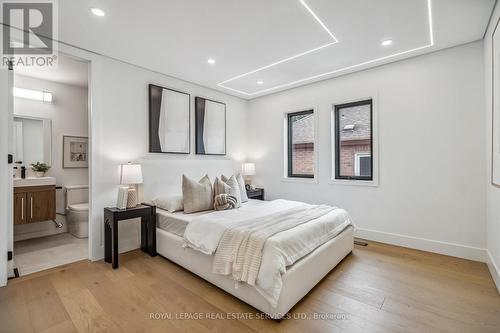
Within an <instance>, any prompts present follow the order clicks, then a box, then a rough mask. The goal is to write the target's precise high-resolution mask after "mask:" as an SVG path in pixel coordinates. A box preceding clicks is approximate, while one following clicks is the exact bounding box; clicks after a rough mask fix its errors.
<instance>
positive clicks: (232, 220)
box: [184, 199, 351, 307]
mask: <svg viewBox="0 0 500 333" xmlns="http://www.w3.org/2000/svg"><path fill="white" fill-rule="evenodd" d="M300 206H303V207H304V208H307V207H308V206H309V207H310V205H308V204H305V203H302V202H297V201H288V200H282V199H279V200H274V201H260V200H250V201H249V202H247V203H245V204H243V205H242V207H241V208H238V209H233V210H225V211H217V212H213V213H209V214H205V215H201V216H198V217H196V218H195V219H193V221H192V222H191V223H189V224H188V226H187V227H186V231H185V233H184V241H185V245H186V246H187V247H191V248H193V249H195V250H198V251H201V252H203V253H205V254H208V255H213V254H214V253H215V251H216V250H217V246H218V245H219V241H220V239H221V237H222V235H223V234H224V232H225V231H226V230H227V229H228V228H231V227H232V226H235V225H238V223H239V222H242V221H247V220H249V219H259V218H260V217H263V216H266V215H270V214H273V213H276V212H280V211H285V210H289V209H291V208H296V207H300ZM349 225H351V220H350V218H349V215H348V214H347V212H346V211H345V210H343V209H340V208H336V209H334V210H333V211H331V212H329V213H328V214H325V215H323V216H321V217H319V218H316V219H314V220H311V221H309V222H306V223H304V224H301V225H299V226H297V227H294V228H292V229H289V230H286V231H283V232H280V233H278V234H275V235H273V236H271V237H270V238H269V239H268V240H267V241H266V243H265V245H264V249H263V252H262V262H261V265H260V269H259V273H258V276H257V281H256V285H255V288H256V289H257V290H258V291H259V293H260V294H262V296H263V297H264V298H265V299H266V300H267V301H268V302H269V303H270V304H271V305H272V306H273V307H275V306H276V305H277V302H278V299H279V296H280V293H281V288H282V279H281V277H282V275H283V274H284V273H285V272H286V267H287V266H290V265H292V264H293V263H295V262H296V261H297V260H299V259H300V258H302V257H304V256H305V255H307V254H309V253H310V252H312V251H313V250H314V249H316V248H317V247H319V246H320V245H322V244H324V243H326V242H327V241H329V240H330V239H332V238H334V237H335V236H337V235H338V234H339V233H340V232H342V231H343V230H344V229H345V228H346V227H347V226H349Z"/></svg>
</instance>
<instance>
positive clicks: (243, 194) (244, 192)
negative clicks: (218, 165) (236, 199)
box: [220, 173, 248, 202]
mask: <svg viewBox="0 0 500 333" xmlns="http://www.w3.org/2000/svg"><path fill="white" fill-rule="evenodd" d="M233 177H234V176H233ZM220 178H221V179H222V181H223V182H227V180H228V178H227V177H226V176H224V175H221V177H220ZM236 181H237V182H238V185H239V187H240V198H241V202H247V201H248V196H247V190H246V188H245V180H244V179H243V176H242V175H241V173H239V174H238V175H237V176H236Z"/></svg>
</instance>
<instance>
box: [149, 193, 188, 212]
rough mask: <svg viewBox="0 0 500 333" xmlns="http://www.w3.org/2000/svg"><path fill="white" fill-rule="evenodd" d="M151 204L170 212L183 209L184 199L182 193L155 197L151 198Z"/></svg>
mask: <svg viewBox="0 0 500 333" xmlns="http://www.w3.org/2000/svg"><path fill="white" fill-rule="evenodd" d="M153 204H154V205H155V206H157V207H159V208H161V209H165V210H168V211H169V212H170V213H174V212H178V211H181V210H184V199H183V197H182V195H171V196H164V197H156V198H154V199H153Z"/></svg>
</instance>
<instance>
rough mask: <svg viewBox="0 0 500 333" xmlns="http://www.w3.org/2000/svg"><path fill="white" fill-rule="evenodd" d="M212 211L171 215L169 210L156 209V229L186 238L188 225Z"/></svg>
mask: <svg viewBox="0 0 500 333" xmlns="http://www.w3.org/2000/svg"><path fill="white" fill-rule="evenodd" d="M211 212H212V211H210V210H207V211H204V212H197V213H191V214H184V212H175V213H170V212H169V211H167V210H164V209H160V208H158V207H157V208H156V227H157V228H160V229H162V230H165V231H167V232H170V233H172V234H174V235H177V236H180V237H184V231H185V230H186V227H187V225H188V224H189V223H190V222H191V221H192V220H193V219H194V218H196V217H197V216H200V215H204V214H210V213H211Z"/></svg>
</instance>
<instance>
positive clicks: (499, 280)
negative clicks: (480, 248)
mask: <svg viewBox="0 0 500 333" xmlns="http://www.w3.org/2000/svg"><path fill="white" fill-rule="evenodd" d="M486 252H487V253H488V258H487V264H488V268H489V270H490V273H491V277H492V278H493V281H495V285H496V286H497V290H498V293H499V294H500V270H499V269H498V266H497V265H496V264H495V260H493V256H492V255H491V253H490V251H488V250H486Z"/></svg>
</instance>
